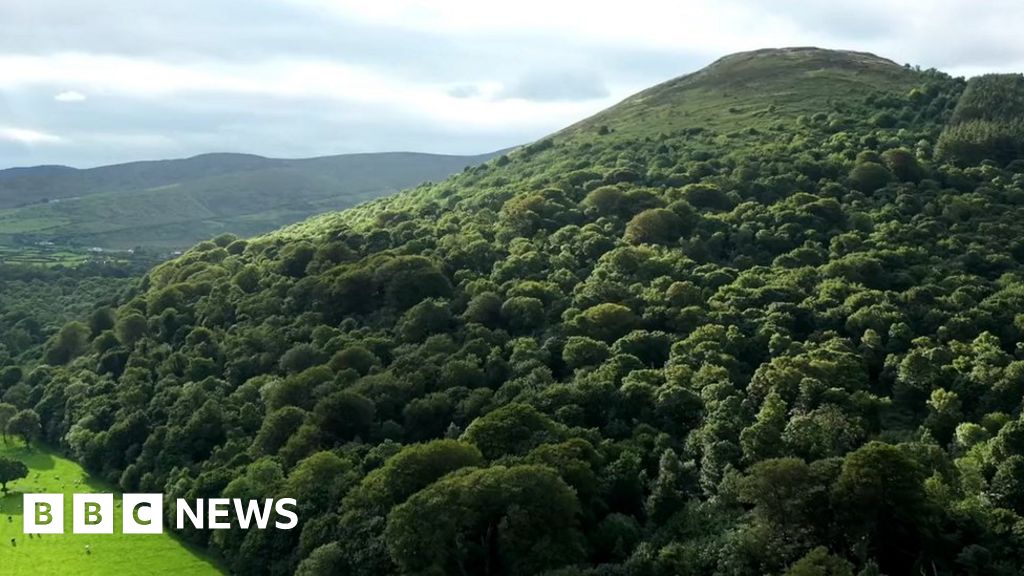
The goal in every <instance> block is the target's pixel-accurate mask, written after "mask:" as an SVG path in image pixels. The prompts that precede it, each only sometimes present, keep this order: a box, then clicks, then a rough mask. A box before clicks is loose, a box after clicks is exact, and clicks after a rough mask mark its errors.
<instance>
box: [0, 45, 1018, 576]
mask: <svg viewBox="0 0 1024 576" xmlns="http://www.w3.org/2000/svg"><path fill="white" fill-rule="evenodd" d="M1022 101H1024V86H1022V80H1021V77H1019V76H987V77H982V78H978V79H974V80H971V81H967V82H965V81H964V80H962V79H955V78H951V77H949V76H947V75H945V74H943V73H941V72H937V71H934V70H929V71H919V70H916V69H912V68H908V67H903V66H898V65H896V64H893V63H891V62H889V61H887V60H883V59H881V58H877V57H874V56H871V55H867V54H860V53H851V52H830V51H823V50H816V49H790V50H771V51H759V52H754V53H745V54H738V55H734V56H730V57H727V58H725V59H723V60H721V61H719V62H717V63H716V64H714V65H712V66H711V67H709V68H707V69H705V70H703V71H701V72H698V73H696V74H693V75H690V76H686V77H683V78H680V79H677V80H673V81H671V82H668V83H666V84H664V85H661V86H658V87H655V88H652V89H650V90H648V91H646V92H643V93H641V94H638V95H637V96H635V97H633V98H631V99H629V100H627V101H625V102H623V103H622V104H620V105H619V106H617V107H615V108H612V109H610V110H608V111H606V112H603V113H601V114H599V115H598V116H596V117H594V118H591V119H589V120H587V121H584V122H582V123H580V124H577V125H575V126H572V127H570V128H568V129H566V130H564V131H562V132H560V133H557V134H555V135H553V136H552V137H550V138H547V139H544V140H541V141H539V142H536V143H533V144H531V145H528V146H525V147H523V148H521V149H519V150H517V151H515V152H512V153H509V154H507V155H505V156H502V157H500V158H497V159H495V160H492V161H490V162H488V163H486V164H484V165H481V166H478V167H475V168H470V169H468V170H466V171H465V172H463V173H462V174H460V175H458V176H455V177H453V178H450V179H448V180H446V181H444V182H441V183H439V184H434V185H429V186H424V187H420V188H418V189H415V190H411V191H407V192H405V193H402V194H399V195H398V196H395V197H392V198H390V199H386V200H380V201H374V202H371V203H369V204H366V205H363V206H361V207H358V208H356V209H352V210H348V211H345V212H340V213H334V214H329V215H326V216H322V217H317V218H314V219H312V220H309V221H306V222H304V223H302V224H299V225H295V226H292V227H290V228H287V229H284V230H281V231H279V232H276V233H273V234H270V235H266V236H261V237H257V238H253V239H250V240H240V239H236V238H234V237H230V236H222V237H218V238H215V239H213V240H211V241H207V242H202V243H200V244H198V245H196V246H195V247H194V248H192V249H191V250H190V251H188V252H187V253H186V254H185V255H184V256H182V257H180V258H178V259H176V260H174V261H171V262H168V263H165V264H163V265H160V266H158V267H157V268H155V269H153V270H152V271H150V272H149V273H148V274H147V275H146V276H145V277H144V278H143V279H142V280H141V281H140V282H139V283H138V285H137V287H136V289H135V290H134V291H132V292H131V293H129V294H127V295H125V296H123V297H121V298H120V299H119V300H118V301H117V303H116V306H114V307H113V308H100V309H98V310H96V311H94V312H93V313H92V319H93V320H94V324H93V325H92V326H91V327H88V326H86V327H85V328H86V329H83V325H82V324H77V323H71V324H68V325H67V326H65V328H64V329H63V330H61V331H60V332H59V333H57V334H56V335H55V336H54V337H53V338H51V339H50V341H49V343H48V344H47V346H46V349H45V351H44V361H43V363H41V364H40V365H38V366H36V367H33V366H31V365H28V364H26V365H25V366H23V369H19V370H17V371H16V372H14V371H11V370H8V371H4V372H3V373H4V374H5V375H8V376H5V377H4V378H3V380H2V381H0V390H3V392H4V399H5V401H8V402H11V401H12V400H13V402H12V403H13V404H15V408H16V409H18V410H22V409H32V410H35V411H36V412H37V413H38V415H39V417H40V420H41V428H42V435H43V436H44V437H45V439H46V440H47V441H49V442H51V443H54V444H57V445H60V446H62V447H64V448H66V449H67V450H68V451H69V452H70V453H71V454H73V455H74V456H75V457H76V458H77V459H79V460H80V461H81V462H82V463H83V464H84V465H85V466H87V467H88V468H89V469H90V470H92V471H93V472H94V473H96V474H99V475H101V476H102V477H104V478H106V479H108V480H110V481H113V482H116V483H117V484H118V485H119V486H120V487H121V488H122V489H124V490H126V491H142V492H164V493H166V494H167V495H168V496H169V497H171V498H177V497H185V498H209V497H216V496H220V495H223V496H228V497H241V498H265V497H276V496H290V497H295V498H297V499H298V500H299V503H300V518H301V527H300V529H298V530H295V531H290V532H288V531H274V530H268V531H259V530H251V531H241V530H238V529H234V530H229V531H218V532H206V531H203V532H199V531H196V532H188V533H185V534H184V535H183V536H184V537H185V538H187V539H189V540H191V541H193V542H196V543H199V544H202V545H206V546H208V547H210V548H211V549H212V550H214V551H216V552H218V553H220V554H223V556H224V557H225V558H226V559H227V562H228V564H229V565H230V566H231V567H232V569H233V570H234V571H235V572H236V573H238V574H246V575H258V574H273V575H279V574H291V573H293V572H294V573H298V574H302V575H306V576H309V575H321V574H324V575H326V574H353V575H360V576H383V575H387V574H424V575H426V574H430V575H440V574H457V575H471V574H489V575H508V576H518V575H529V574H548V575H551V576H554V575H558V576H574V575H584V574H586V575H595V576H596V575H602V576H605V575H607V576H613V575H620V574H621V575H626V574H628V575H637V576H663V575H664V576H669V575H691V574H692V575H702V574H721V575H734V576H745V575H752V576H753V575H763V574H775V575H782V574H785V575H789V576H797V575H799V576H810V575H832V576H847V575H848V576H852V575H854V574H857V575H864V576H867V575H877V574H888V575H890V576H899V575H905V574H915V575H916V574H929V575H953V574H969V575H1014V574H1020V573H1022V572H1024V419H1022V415H1021V408H1022V398H1024V348H1022V345H1024V344H1022V343H1024V158H1022V153H1021V151H1022V150H1024V136H1022V132H1021V126H1022V122H1024V109H1022V107H1021V105H1020V103H1021V102H1022ZM82 338H85V339H86V342H85V343H84V344H83V345H80V346H79V345H76V346H68V345H67V344H68V343H69V342H71V343H79V342H81V339H82ZM15 390H17V391H18V393H16V394H15V393H13V392H12V391H15Z"/></svg>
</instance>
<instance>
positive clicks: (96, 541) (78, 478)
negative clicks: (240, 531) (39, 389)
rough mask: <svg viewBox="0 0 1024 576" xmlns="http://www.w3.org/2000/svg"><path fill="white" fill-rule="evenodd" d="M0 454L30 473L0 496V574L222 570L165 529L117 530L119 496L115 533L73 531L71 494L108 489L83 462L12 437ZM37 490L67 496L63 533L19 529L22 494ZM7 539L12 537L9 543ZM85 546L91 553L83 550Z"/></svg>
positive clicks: (94, 575) (160, 575)
mask: <svg viewBox="0 0 1024 576" xmlns="http://www.w3.org/2000/svg"><path fill="white" fill-rule="evenodd" d="M0 456H7V457H10V458H17V459H18V460H21V461H22V462H24V463H25V464H26V465H28V467H29V475H28V477H27V478H24V479H22V480H18V481H15V482H12V483H10V484H9V485H8V488H9V489H10V493H9V494H7V495H5V496H2V497H0V575H2V576H23V575H24V576H50V575H65V574H74V575H75V576H106V575H108V574H117V575H128V574H131V575H133V576H135V575H139V576H145V575H148V576H164V575H169V574H188V575H190V576H193V575H194V576H201V575H204V574H223V571H222V570H221V569H220V567H218V566H217V565H216V564H215V563H214V562H212V561H210V560H209V559H206V558H204V557H203V556H201V555H200V554H199V553H198V552H196V551H194V550H192V549H190V548H189V547H187V546H186V545H184V544H182V543H181V542H179V541H178V540H176V539H175V538H173V537H171V536H170V535H168V534H161V535H125V534H121V533H120V529H121V502H120V497H119V496H116V497H115V501H116V505H117V512H116V517H115V520H114V526H115V530H114V534H112V535H85V534H71V515H70V504H71V494H73V493H75V492H108V491H112V490H110V488H109V487H108V486H106V485H104V484H103V483H101V482H96V481H94V480H90V479H89V476H88V475H87V474H86V473H85V471H83V470H82V468H81V466H79V465H77V464H75V463H74V462H71V461H70V460H67V459H65V458H62V457H60V456H58V455H57V454H55V453H53V452H50V451H47V450H45V449H41V448H31V449H26V448H24V447H22V446H21V445H20V443H19V445H17V446H16V445H15V444H14V441H13V440H10V444H8V445H4V444H2V443H0ZM36 492H40V493H56V492H62V493H64V494H65V495H66V498H65V514H64V516H65V518H64V523H65V534H53V535H42V536H35V537H33V538H29V537H28V536H27V535H25V534H22V532H21V526H22V494H25V493H36ZM11 539H14V544H13V545H12V543H11ZM87 546H88V547H89V553H86V547H87Z"/></svg>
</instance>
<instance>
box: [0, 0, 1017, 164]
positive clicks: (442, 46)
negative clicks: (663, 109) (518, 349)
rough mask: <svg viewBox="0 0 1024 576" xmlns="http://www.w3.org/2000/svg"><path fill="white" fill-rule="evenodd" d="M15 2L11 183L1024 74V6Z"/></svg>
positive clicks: (4, 36)
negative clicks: (867, 66)
mask: <svg viewBox="0 0 1024 576" xmlns="http://www.w3.org/2000/svg"><path fill="white" fill-rule="evenodd" d="M839 4H840V3H838V2H822V1H821V0H773V1H772V2H760V1H754V0H749V1H746V0H714V1H711V0H707V1H699V2H698V1H685V0H629V1H624V2H606V1H603V0H589V1H562V0H515V1H512V2H508V1H506V2H501V3H500V4H499V3H497V2H493V1H490V0H172V1H164V2H143V1H139V0H26V1H21V0H0V168H2V167H9V166H16V165H17V166H21V165H34V164H68V165H72V166H79V167H87V166H95V165H99V164H107V163H115V162H125V161H130V160H139V159H155V158H170V157H182V156H190V155H195V154H200V153H204V152H220V151H230V152H249V153H255V154H262V155H267V156H278V157H306V156H317V155H327V154H339V153H347V152H367V151H371V152H372V151H387V150H414V151H424V152H438V153H456V154H469V153H478V152H485V151H490V150H495V149H499V148H503V147H506V146H511V145H515V144H520V143H523V142H526V141H530V140H533V139H536V138H538V137H541V136H543V135H544V134H546V133H548V132H551V131H554V130H556V129H558V128H560V127H562V126H564V125H567V124H569V123H572V122H574V121H576V120H579V119H581V118H584V117H586V116H588V115H590V114H592V113H594V112H596V111H598V110H600V109H602V108H605V107H607V106H609V105H611V104H614V103H615V102H617V101H618V100H621V99H622V98H624V97H626V96H628V95H629V94H631V93H634V92H636V91H638V90H640V89H643V88H645V87H647V86H649V85H652V84H655V83H658V82H661V81H664V80H667V79H669V78H672V77H675V76H678V75H681V74H684V73H687V72H691V71H693V70H695V69H698V68H700V67H701V66H704V65H706V64H708V63H709V62H711V61H712V60H714V59H715V58H717V57H719V56H722V55H725V54H728V53H731V52H736V51H740V50H749V49H755V48H763V47H780V46H800V45H816V46H822V47H828V48H845V49H854V50H864V51H870V52H874V53H876V54H878V55H880V56H885V57H888V58H890V59H893V60H896V61H897V62H899V63H901V64H902V63H907V62H909V63H912V64H919V65H921V66H923V67H926V68H927V67H936V68H940V69H942V70H945V71H947V72H950V73H952V74H954V75H965V76H970V75H973V74H977V73H981V72H988V71H1015V72H1016V71H1024V39H1022V38H1024V35H1022V34H1021V33H1020V30H1021V28H1022V25H1024V3H1022V2H1017V1H1011V0H1006V1H999V0H996V1H987V2H979V1H978V0H908V1H898V0H896V1H894V0H859V1H857V2H843V3H842V5H841V6H840V5H839Z"/></svg>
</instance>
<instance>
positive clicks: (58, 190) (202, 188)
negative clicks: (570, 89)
mask: <svg viewBox="0 0 1024 576" xmlns="http://www.w3.org/2000/svg"><path fill="white" fill-rule="evenodd" d="M493 156H494V154H483V155H479V156H447V155H437V154H417V153H408V152H398V153H380V154H346V155H340V156H326V157H321V158H308V159H298V160H283V159H274V158H264V157H261V156H254V155H246V154H205V155H201V156H196V157H193V158H187V159H182V160H161V161H148V162H134V163H129V164H119V165H114V166H103V167H99V168H91V169H86V170H77V169H74V168H68V167H63V166H40V167H36V168H16V169H9V170H0V243H3V244H7V245H9V246H10V245H18V244H33V243H38V242H51V243H54V244H57V245H60V246H69V245H70V246H84V247H91V246H99V247H104V248H120V249H127V248H133V247H136V246H143V247H148V248H158V249H168V248H185V247H187V246H189V245H191V244H193V243H195V242H197V241H199V240H201V239H203V238H209V237H212V236H215V235H217V234H221V233H224V232H231V233H235V234H239V235H243V236H251V235H254V234H259V233H263V232H268V231H270V230H273V229H274V228H278V227H280V226H283V225H285V224H289V223H291V222H295V221H298V220H301V219H303V218H305V217H308V216H309V215H311V214H316V213H319V212H323V211H328V210H339V209H342V208H346V207H349V206H354V205H355V204H358V203H360V202H364V201H367V200H372V199H374V198H379V197H381V196H385V195H387V194H391V193H394V192H396V191H398V190H401V189H403V188H408V187H410V186H415V185H416V184H419V183H421V182H427V181H437V180H441V179H444V178H445V177H447V176H449V175H451V174H454V173H456V172H459V171H461V170H462V169H464V168H466V167H467V166H474V165H476V164H479V163H481V162H483V161H485V160H487V159H489V158H491V157H493Z"/></svg>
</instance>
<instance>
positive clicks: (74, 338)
mask: <svg viewBox="0 0 1024 576" xmlns="http://www.w3.org/2000/svg"><path fill="white" fill-rule="evenodd" d="M90 334H91V331H90V330H89V327H88V326H86V325H85V324H82V323H81V322H69V323H67V324H65V325H64V327H63V328H61V329H60V332H58V333H57V335H56V336H54V338H53V339H52V340H50V342H49V343H47V346H46V362H47V363H48V364H53V365H58V364H67V363H68V362H70V361H72V360H74V359H75V358H77V357H79V356H81V355H82V354H84V353H85V352H87V351H88V350H89V341H90Z"/></svg>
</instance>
